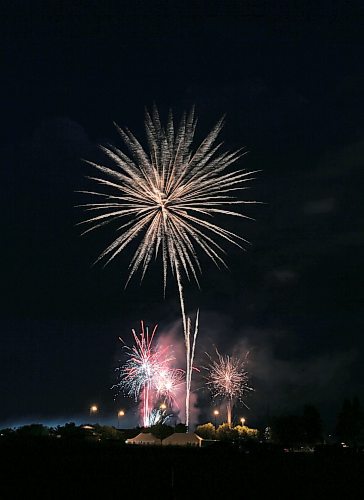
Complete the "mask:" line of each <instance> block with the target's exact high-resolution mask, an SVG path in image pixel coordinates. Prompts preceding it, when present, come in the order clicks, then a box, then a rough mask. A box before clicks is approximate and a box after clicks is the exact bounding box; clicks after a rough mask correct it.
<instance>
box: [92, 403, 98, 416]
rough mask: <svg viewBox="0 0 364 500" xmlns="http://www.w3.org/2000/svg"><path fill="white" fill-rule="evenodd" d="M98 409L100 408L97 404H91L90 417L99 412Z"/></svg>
mask: <svg viewBox="0 0 364 500" xmlns="http://www.w3.org/2000/svg"><path fill="white" fill-rule="evenodd" d="M98 411H99V409H98V407H97V405H91V406H90V417H91V416H92V415H96V413H97V412H98Z"/></svg>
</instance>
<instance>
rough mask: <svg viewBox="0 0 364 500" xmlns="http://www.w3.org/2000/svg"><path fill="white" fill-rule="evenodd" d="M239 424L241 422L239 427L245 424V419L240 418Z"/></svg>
mask: <svg viewBox="0 0 364 500" xmlns="http://www.w3.org/2000/svg"><path fill="white" fill-rule="evenodd" d="M240 422H241V425H244V424H245V418H244V417H241V419H240Z"/></svg>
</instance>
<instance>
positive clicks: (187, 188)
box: [80, 108, 256, 426]
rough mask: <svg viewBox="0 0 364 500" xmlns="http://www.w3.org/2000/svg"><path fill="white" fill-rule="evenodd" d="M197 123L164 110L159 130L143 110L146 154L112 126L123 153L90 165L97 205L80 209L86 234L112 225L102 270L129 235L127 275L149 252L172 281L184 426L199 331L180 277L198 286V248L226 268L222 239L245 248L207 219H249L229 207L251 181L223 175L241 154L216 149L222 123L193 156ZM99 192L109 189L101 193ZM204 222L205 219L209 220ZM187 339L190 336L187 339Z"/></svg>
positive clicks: (242, 173)
mask: <svg viewBox="0 0 364 500" xmlns="http://www.w3.org/2000/svg"><path fill="white" fill-rule="evenodd" d="M196 124H197V119H196V117H195V113H194V109H192V110H191V111H190V112H189V113H188V114H184V115H183V116H182V119H181V121H180V124H179V126H178V127H176V126H175V123H174V119H173V116H172V113H171V112H170V113H169V116H168V119H167V125H166V127H165V128H164V127H162V125H161V122H160V118H159V114H158V111H157V109H156V108H154V109H153V113H152V114H151V115H150V114H149V113H148V112H146V118H145V129H146V136H147V141H148V147H149V152H146V150H145V149H144V148H143V146H142V145H141V144H140V142H139V141H138V140H137V139H136V137H135V136H134V135H133V134H132V133H131V132H130V131H129V130H128V129H125V131H124V130H121V129H120V128H119V127H117V129H118V131H119V133H120V135H121V137H122V139H123V141H124V144H125V146H126V147H127V148H128V149H129V151H130V156H128V155H126V154H125V153H123V152H122V151H120V150H119V149H118V148H116V147H114V146H112V145H108V146H107V147H101V149H102V151H103V152H104V153H105V154H106V155H107V156H108V157H109V158H110V160H111V161H112V162H113V163H114V167H113V168H110V167H108V166H104V165H100V164H96V163H93V162H90V161H88V163H89V164H90V165H92V166H93V167H95V168H96V169H97V170H98V171H99V172H100V173H101V174H102V177H89V179H91V180H92V181H94V182H95V183H97V184H98V185H99V186H100V191H82V192H83V193H85V194H87V195H92V196H95V197H96V199H97V201H95V202H94V203H86V204H83V205H81V206H82V207H83V208H84V209H85V210H87V211H90V212H91V213H92V214H93V216H91V217H90V218H88V219H87V220H85V221H83V222H81V223H80V224H85V225H86V226H87V229H85V231H84V233H83V234H85V233H87V232H89V231H91V230H93V229H96V228H100V227H102V226H104V225H105V224H108V223H110V222H118V223H119V224H120V225H119V227H118V231H121V235H119V236H117V237H116V239H115V240H114V241H113V242H112V243H111V244H110V245H109V246H108V247H107V248H106V249H105V250H104V251H103V252H102V253H101V254H100V256H99V258H98V259H97V261H99V260H101V259H102V260H105V265H106V264H107V263H109V262H110V261H111V260H113V259H114V258H115V257H116V256H117V255H118V254H119V253H120V252H122V250H124V248H125V247H126V246H127V245H128V244H129V243H131V242H132V241H133V240H134V239H135V238H137V237H140V239H141V241H140V242H139V244H138V245H137V249H136V251H135V254H134V256H133V258H132V259H131V262H130V265H129V270H130V272H129V277H128V280H127V283H128V282H129V280H130V279H131V277H132V276H133V275H134V273H135V272H136V271H137V270H138V269H139V268H141V270H142V279H143V277H144V275H145V273H146V271H147V269H148V266H149V264H150V262H151V260H152V257H153V255H154V256H155V257H157V256H158V254H159V253H161V254H162V262H163V283H164V292H165V290H166V284H167V274H168V268H169V267H170V269H171V271H172V274H173V275H174V276H175V279H176V282H177V287H178V293H179V299H180V306H181V312H182V320H183V331H184V338H185V345H186V425H187V426H188V424H189V398H190V389H191V377H192V366H193V356H194V350H195V344H196V338H197V334H198V317H197V318H196V323H195V329H194V333H193V334H192V330H193V329H192V326H191V321H190V319H189V318H187V316H186V312H185V302H184V294H183V286H182V274H185V275H186V277H187V278H188V279H189V280H190V279H191V278H193V279H195V281H196V282H197V284H198V277H197V271H199V272H200V271H201V267H200V263H199V260H198V256H197V253H196V249H197V248H199V249H200V250H202V251H203V252H204V253H206V254H207V255H208V257H209V258H210V259H211V260H212V261H213V262H214V264H216V266H218V267H219V266H220V265H223V266H225V267H226V264H225V260H224V254H225V251H224V250H223V249H222V247H221V245H220V242H218V241H216V239H217V238H219V239H221V241H225V242H229V243H231V244H233V245H235V246H237V247H239V248H242V249H243V246H242V245H243V244H244V243H248V242H247V241H246V240H245V239H244V238H242V237H241V236H238V235H237V234H235V233H233V232H231V231H228V230H227V229H225V228H223V227H221V226H219V225H217V224H214V223H213V222H212V219H213V216H215V215H229V216H236V217H242V218H246V219H250V217H247V216H246V215H243V214H241V213H240V212H237V211H235V210H233V207H234V206H237V207H239V205H241V204H243V203H256V202H255V201H242V200H237V199H236V198H235V196H234V194H236V192H237V191H239V190H242V189H246V183H247V182H248V181H251V180H252V179H253V177H252V174H254V173H255V172H247V171H246V170H245V169H238V170H235V171H232V172H229V171H226V170H227V169H228V167H230V166H231V165H232V164H234V163H235V162H236V161H237V160H238V159H239V158H240V157H241V156H243V154H245V153H244V152H242V150H238V151H234V152H228V151H226V152H221V150H220V149H221V146H222V143H218V144H216V141H217V138H218V136H219V133H220V132H221V129H222V127H223V119H221V120H220V121H219V122H218V123H217V124H216V125H215V127H213V129H212V130H211V132H210V133H209V134H208V135H207V137H206V138H205V139H204V140H203V141H202V143H201V144H200V146H199V147H198V148H197V149H196V150H195V151H193V149H192V142H193V139H194V134H195V129H196ZM103 189H105V190H106V191H107V192H103ZM207 219H208V220H207ZM191 336H192V337H193V338H192V340H191Z"/></svg>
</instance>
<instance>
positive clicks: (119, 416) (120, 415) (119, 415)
mask: <svg viewBox="0 0 364 500" xmlns="http://www.w3.org/2000/svg"><path fill="white" fill-rule="evenodd" d="M124 415H125V411H124V410H119V411H118V428H119V429H120V418H121V417H123V416H124Z"/></svg>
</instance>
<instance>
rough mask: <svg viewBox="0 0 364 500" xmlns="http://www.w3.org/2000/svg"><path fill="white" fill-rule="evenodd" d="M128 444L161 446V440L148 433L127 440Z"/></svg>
mask: <svg viewBox="0 0 364 500" xmlns="http://www.w3.org/2000/svg"><path fill="white" fill-rule="evenodd" d="M126 443H127V444H161V440H160V439H158V438H156V437H155V436H153V434H151V433H150V432H149V433H146V434H143V433H142V432H141V433H140V434H138V435H137V436H135V437H134V438H131V439H127V440H126Z"/></svg>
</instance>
